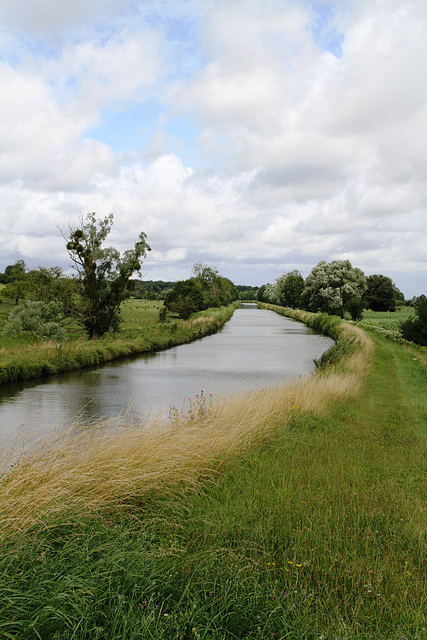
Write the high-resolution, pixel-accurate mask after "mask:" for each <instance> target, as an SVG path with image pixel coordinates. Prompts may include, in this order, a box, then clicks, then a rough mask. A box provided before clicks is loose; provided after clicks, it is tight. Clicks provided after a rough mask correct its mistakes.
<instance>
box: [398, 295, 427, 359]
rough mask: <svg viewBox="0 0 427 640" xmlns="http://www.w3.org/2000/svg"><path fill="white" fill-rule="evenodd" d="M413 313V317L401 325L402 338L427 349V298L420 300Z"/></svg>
mask: <svg viewBox="0 0 427 640" xmlns="http://www.w3.org/2000/svg"><path fill="white" fill-rule="evenodd" d="M415 313H416V315H415V317H413V318H408V320H405V322H403V323H402V324H401V332H402V336H403V337H404V338H405V340H409V341H410V342H416V343H417V344H420V345H422V346H423V347H427V298H425V297H424V299H423V300H421V302H420V303H419V305H418V306H417V307H416V311H415Z"/></svg>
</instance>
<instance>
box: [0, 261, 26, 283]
mask: <svg viewBox="0 0 427 640" xmlns="http://www.w3.org/2000/svg"><path fill="white" fill-rule="evenodd" d="M26 271H27V265H26V264H25V262H24V261H23V260H17V261H16V262H15V263H14V264H8V265H7V267H6V269H5V270H4V273H0V283H1V284H7V283H8V282H14V281H15V280H21V279H22V278H23V277H24V275H25V273H26Z"/></svg>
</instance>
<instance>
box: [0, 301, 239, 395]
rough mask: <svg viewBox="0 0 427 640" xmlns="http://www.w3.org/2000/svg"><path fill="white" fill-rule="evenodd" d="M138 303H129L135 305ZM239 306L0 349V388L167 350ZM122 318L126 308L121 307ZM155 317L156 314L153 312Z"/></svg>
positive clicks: (212, 328)
mask: <svg viewBox="0 0 427 640" xmlns="http://www.w3.org/2000/svg"><path fill="white" fill-rule="evenodd" d="M138 302H139V301H131V302H130V304H132V303H136V304H137V303H138ZM238 306H239V303H234V304H232V305H230V306H229V307H220V308H218V309H208V310H207V311H202V312H200V313H197V314H194V315H193V317H192V318H191V319H190V320H186V321H181V320H172V321H170V322H158V321H157V320H156V321H151V322H144V320H143V318H142V320H141V324H140V325H139V326H138V324H137V325H136V328H134V327H133V326H132V329H131V330H126V329H121V330H120V331H119V332H118V333H117V334H112V335H105V336H103V337H102V338H101V339H99V340H96V341H94V340H85V339H83V338H80V339H78V340H73V341H69V342H66V343H63V344H55V343H52V342H47V343H46V342H43V343H41V344H39V345H27V344H22V343H21V344H19V345H18V346H16V347H14V346H11V347H10V348H2V349H1V350H0V385H4V384H8V383H12V382H20V381H23V380H30V379H34V378H43V377H46V376H52V375H56V374H58V373H63V372H66V371H74V370H76V369H83V368H86V367H93V366H96V365H99V364H102V363H104V362H109V361H112V360H117V359H120V358H125V357H129V356H132V355H136V354H141V353H150V352H153V351H160V350H163V349H169V348H170V347H173V346H175V345H179V344H185V343H188V342H192V341H193V340H198V339H199V338H202V337H204V336H207V335H211V334H212V333H215V332H216V331H218V329H220V328H221V327H222V326H223V325H224V324H225V323H226V322H227V320H229V319H230V318H231V316H232V315H233V313H234V311H235V309H236V308H237V307H238ZM123 307H124V310H123V314H122V315H123V319H124V321H125V322H124V324H126V314H127V313H128V310H129V308H130V307H129V306H126V305H123ZM157 317H158V312H157ZM133 322H134V323H135V321H133Z"/></svg>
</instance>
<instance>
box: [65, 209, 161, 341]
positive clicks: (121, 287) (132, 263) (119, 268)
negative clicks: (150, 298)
mask: <svg viewBox="0 0 427 640" xmlns="http://www.w3.org/2000/svg"><path fill="white" fill-rule="evenodd" d="M113 218H114V216H113V214H112V213H110V214H109V215H108V216H106V217H105V218H104V220H101V221H98V220H97V219H96V214H95V213H88V214H87V215H86V222H85V221H84V219H83V217H81V219H80V225H79V226H78V227H76V228H72V227H70V229H69V235H68V236H64V238H65V240H66V241H67V250H68V254H69V256H70V258H71V260H72V262H73V266H74V268H75V270H76V272H77V277H76V279H77V283H78V291H79V294H80V302H79V304H78V306H77V308H76V314H77V318H78V320H79V321H80V323H81V324H82V325H83V326H84V328H85V329H86V332H87V334H88V336H89V338H91V339H96V338H99V337H100V336H102V335H103V334H104V333H106V332H107V331H108V330H109V329H110V328H113V329H116V328H117V326H118V322H119V311H120V305H121V303H122V302H123V300H125V299H126V298H128V297H129V295H130V293H131V291H132V287H133V286H135V283H131V282H130V279H131V277H132V275H133V274H134V273H135V272H138V271H139V270H140V269H141V261H142V259H143V258H145V257H146V254H147V251H150V247H149V246H148V244H147V242H146V235H145V233H143V232H141V233H140V234H139V239H138V241H137V242H136V243H135V246H134V248H133V249H129V250H127V251H125V252H124V253H123V255H122V256H121V255H120V253H119V251H117V249H114V248H113V247H107V248H103V247H102V244H103V242H104V240H105V239H106V237H107V236H108V234H109V233H110V231H111V227H112V224H113Z"/></svg>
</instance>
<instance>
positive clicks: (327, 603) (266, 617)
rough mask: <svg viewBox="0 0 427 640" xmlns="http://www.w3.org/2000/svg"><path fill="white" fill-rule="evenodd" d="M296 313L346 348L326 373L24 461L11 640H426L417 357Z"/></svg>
mask: <svg viewBox="0 0 427 640" xmlns="http://www.w3.org/2000/svg"><path fill="white" fill-rule="evenodd" d="M275 310H279V309H275ZM280 311H281V312H282V313H287V314H288V315H291V316H292V317H295V318H296V319H300V320H303V321H305V322H306V323H308V324H310V325H311V326H313V327H314V328H316V329H317V330H322V331H323V332H324V333H327V334H328V335H332V337H334V338H335V339H336V340H337V345H338V346H337V347H336V348H332V349H331V350H330V352H329V354H327V355H326V356H325V357H324V358H323V359H322V361H321V362H319V365H318V368H317V371H316V373H315V374H314V375H313V376H311V377H308V378H302V379H300V380H299V381H298V382H297V383H294V384H292V385H291V384H285V385H283V387H281V388H278V389H269V390H260V391H257V392H253V393H250V394H243V395H239V396H235V397H229V398H225V399H223V400H221V401H218V402H215V403H214V405H213V406H212V407H211V408H209V410H208V411H206V412H205V411H200V412H197V411H196V412H195V413H193V414H192V416H190V419H187V420H183V421H181V422H180V423H179V424H176V425H175V426H172V427H171V425H168V426H167V425H149V426H148V425H147V427H146V428H144V426H141V425H135V424H129V425H128V427H127V428H125V429H123V430H122V431H120V432H116V433H111V431H110V432H107V431H105V430H102V429H99V430H96V429H95V430H94V431H93V432H91V433H90V434H89V435H86V436H85V435H83V434H82V435H81V436H80V437H79V438H77V439H76V438H67V436H66V434H65V435H61V436H57V439H56V440H52V441H49V442H46V443H45V444H44V445H43V446H42V447H41V448H40V449H39V450H38V451H36V452H34V453H33V454H32V456H31V457H26V458H23V459H22V460H20V461H19V462H18V464H15V466H14V467H13V468H11V467H10V466H9V467H8V470H7V471H6V472H5V474H4V476H3V481H2V483H1V485H0V511H1V521H0V540H1V544H2V554H1V558H0V568H1V570H0V576H1V577H0V602H1V603H2V604H1V607H0V633H1V634H3V637H5V638H15V639H16V640H18V639H19V640H21V639H22V640H24V639H27V638H28V639H30V638H31V639H33V638H34V639H36V638H37V639H40V638H42V639H51V638H61V639H62V638H64V639H71V638H78V639H93V638H99V639H105V640H112V639H113V638H114V639H116V638H117V639H118V638H123V639H126V640H134V639H135V640H136V639H151V638H153V639H154V638H156V639H157V638H165V639H167V640H173V639H177V640H178V639H185V640H188V639H193V638H194V639H196V638H198V639H201V638H203V639H206V640H207V639H209V640H220V639H221V640H229V639H231V638H241V639H244V638H271V639H274V640H278V639H283V640H284V639H285V638H287V639H290V638H292V639H294V638H295V639H300V638H301V639H307V640H314V639H316V640H321V639H322V640H325V639H331V640H332V639H336V640H338V639H339V640H344V639H346V640H347V639H348V640H350V639H356V638H357V639H358V640H359V639H361V640H365V639H366V640H367V639H368V638H375V639H377V640H379V639H394V640H403V639H404V638H408V639H411V640H412V639H414V640H415V639H421V640H424V639H425V638H427V566H426V564H427V563H426V542H427V541H426V531H427V526H426V525H427V513H426V508H427V502H426V498H427V492H426V489H427V487H426V464H427V442H426V425H427V397H426V393H425V389H426V382H427V373H426V367H425V364H423V362H422V358H420V357H419V353H420V351H419V350H414V349H412V348H411V347H410V346H409V347H408V346H404V345H401V344H397V343H394V342H392V341H390V340H386V339H384V337H382V336H380V335H377V334H376V333H370V332H369V333H365V332H364V331H362V330H361V329H360V328H359V327H357V326H355V325H354V324H352V323H347V322H341V321H340V320H338V319H337V318H330V317H328V316H325V315H323V314H321V315H313V314H307V313H304V312H294V311H290V310H285V311H283V310H280ZM340 344H341V345H344V347H342V346H341V347H340V346H339V345H340ZM9 462H10V461H9ZM7 464H8V460H7V457H5V458H4V460H3V466H4V468H5V469H6V468H7Z"/></svg>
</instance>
